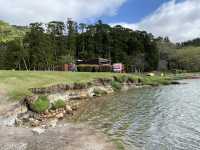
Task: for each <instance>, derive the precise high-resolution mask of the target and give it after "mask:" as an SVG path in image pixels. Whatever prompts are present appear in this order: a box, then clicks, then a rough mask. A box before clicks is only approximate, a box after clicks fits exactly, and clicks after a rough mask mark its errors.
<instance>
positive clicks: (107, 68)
mask: <svg viewBox="0 0 200 150" xmlns="http://www.w3.org/2000/svg"><path fill="white" fill-rule="evenodd" d="M77 69H78V71H80V72H111V71H112V66H111V65H87V64H83V65H78V66H77Z"/></svg>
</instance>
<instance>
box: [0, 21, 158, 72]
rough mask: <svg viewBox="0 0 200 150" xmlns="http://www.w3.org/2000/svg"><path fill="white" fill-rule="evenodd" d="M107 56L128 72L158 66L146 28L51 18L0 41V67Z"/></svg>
mask: <svg viewBox="0 0 200 150" xmlns="http://www.w3.org/2000/svg"><path fill="white" fill-rule="evenodd" d="M98 57H102V58H108V59H111V60H112V62H113V63H115V62H121V63H124V64H125V66H126V68H127V69H128V70H129V71H133V70H135V69H137V70H140V71H150V70H155V69H157V66H158V63H159V51H158V47H157V41H156V39H155V38H154V36H153V35H152V34H149V33H147V32H145V31H133V30H131V29H128V28H124V27H122V26H120V25H117V26H114V27H111V26H109V25H108V24H104V23H102V21H98V22H97V23H96V24H91V25H87V24H83V23H80V24H77V23H76V22H75V21H73V20H71V19H68V21H67V22H66V23H64V22H58V21H52V22H49V23H48V24H43V23H31V24H30V26H29V28H28V30H27V33H26V34H25V36H23V37H20V38H15V39H13V40H10V41H6V42H1V44H0V59H1V61H0V67H1V69H19V70H54V69H57V66H60V65H62V64H65V63H74V62H75V60H77V59H83V60H84V59H91V58H98Z"/></svg>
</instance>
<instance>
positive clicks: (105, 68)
mask: <svg viewBox="0 0 200 150" xmlns="http://www.w3.org/2000/svg"><path fill="white" fill-rule="evenodd" d="M111 71H112V66H111V65H100V66H99V72H111Z"/></svg>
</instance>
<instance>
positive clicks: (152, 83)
mask: <svg viewBox="0 0 200 150" xmlns="http://www.w3.org/2000/svg"><path fill="white" fill-rule="evenodd" d="M148 78H152V77H148ZM153 78H154V77H153ZM156 78H157V77H156ZM165 78H166V79H164V78H163V79H164V80H159V81H155V80H156V79H153V80H150V81H148V80H147V81H142V82H143V83H142V84H138V83H137V84H136V82H133V83H132V84H130V83H129V84H127V83H126V84H125V83H124V82H122V83H121V85H122V86H123V88H121V89H120V90H118V91H121V90H122V91H123V90H125V91H126V90H129V89H134V88H141V87H142V86H158V85H168V84H173V82H174V80H176V79H175V78H172V77H170V78H169V77H165ZM180 79H188V77H187V78H186V76H185V77H184V78H180ZM166 81H167V82H166ZM101 82H102V81H101ZM174 83H175V82H174ZM97 84H99V82H98V83H97ZM175 84H177V82H176V83H175ZM102 85H103V86H105V85H106V84H104V83H103V84H102V83H101V85H100V86H101V87H102ZM107 86H108V85H106V87H107ZM54 87H56V89H57V90H60V89H58V88H57V86H55V85H54ZM59 87H61V89H62V86H60V85H59ZM65 87H66V86H65ZM84 88H85V87H84ZM84 88H83V89H82V88H80V87H79V89H76V90H77V92H78V93H79V95H81V94H80V90H85V89H84ZM109 88H111V87H110V86H109ZM46 89H48V90H49V87H47V88H46ZM50 89H54V88H52V87H51V88H50ZM48 90H47V91H48ZM101 90H102V89H101ZM107 90H108V89H106V88H105V89H104V92H105V91H107ZM39 91H40V92H41V88H40V90H39ZM42 91H46V90H44V88H43V89H42ZM53 91H54V90H53ZM118 91H114V90H113V92H109V93H106V95H107V94H111V93H113V94H114V93H115V92H118ZM54 92H55V91H54ZM68 94H69V93H68ZM103 95H105V93H103V94H102V95H98V96H97V97H101V96H103ZM82 96H83V94H82ZM76 98H77V97H76ZM85 98H86V97H84V99H85ZM89 98H93V97H89ZM72 100H73V101H74V100H75V99H73V98H72ZM75 101H76V100H75ZM78 101H82V100H81V98H79V99H78ZM20 109H21V110H20ZM20 109H18V108H17V109H16V110H15V111H16V112H18V111H22V109H24V110H23V111H26V109H25V108H22V107H21V108H20ZM10 111H12V110H10ZM18 113H19V112H18ZM10 115H13V114H12V112H11V114H10ZM66 117H67V116H66ZM68 125H69V124H68ZM71 125H72V124H71ZM72 126H74V128H73V130H74V132H76V131H77V128H78V129H80V130H81V131H82V130H87V127H85V125H84V126H82V127H80V126H79V125H77V124H73V125H72ZM58 127H59V125H58V126H56V125H55V126H54V127H50V128H47V129H45V130H46V131H45V132H44V133H41V135H37V137H40V136H43V134H47V135H48V134H50V133H48V131H49V130H51V129H52V130H53V129H54V130H55V132H59V133H60V132H61V131H60V130H57V131H56V129H57V128H58ZM68 127H69V126H68ZM68 127H67V125H66V126H65V127H63V128H65V129H66V130H68V129H70V128H68ZM76 127H77V128H76ZM4 130H11V131H12V133H13V134H14V133H15V132H16V133H19V134H23V132H24V130H29V131H28V133H29V134H30V132H31V133H32V138H35V135H34V134H33V131H32V128H28V129H27V127H18V128H16V127H6V126H1V125H0V131H1V132H2V131H4ZM17 130H18V131H17ZM71 130H72V128H71ZM90 130H91V131H92V130H93V132H94V129H91V128H90V129H88V132H91V131H90ZM20 131H21V132H22V133H20ZM25 132H27V131H25ZM77 132H78V131H77ZM0 135H2V136H5V135H4V134H3V132H2V134H0ZM62 135H63V134H62ZM100 135H101V138H106V137H107V136H106V135H104V134H101V133H100ZM16 136H17V135H16ZM48 136H49V135H48ZM82 136H84V135H82ZM98 136H99V135H96V137H98ZM93 138H94V137H93ZM43 140H44V139H43ZM74 140H75V141H77V139H74ZM97 140H98V138H97ZM107 140H108V139H107ZM107 140H105V141H102V143H105V145H104V144H103V145H104V146H105V147H106V146H107V144H106V142H107ZM72 142H73V140H72ZM102 143H101V144H100V145H102ZM68 144H70V143H68ZM91 144H94V142H91ZM96 144H97V143H96ZM96 144H94V145H96ZM108 145H109V147H111V149H109V150H114V149H116V147H115V146H116V145H117V144H116V143H115V142H110V143H109V144H108ZM121 146H122V147H123V145H121ZM122 147H120V149H123V148H122ZM106 149H107V148H106ZM117 149H118V148H117ZM22 150H23V149H22ZM74 150H76V148H74ZM77 150H78V149H77ZM97 150H98V149H97Z"/></svg>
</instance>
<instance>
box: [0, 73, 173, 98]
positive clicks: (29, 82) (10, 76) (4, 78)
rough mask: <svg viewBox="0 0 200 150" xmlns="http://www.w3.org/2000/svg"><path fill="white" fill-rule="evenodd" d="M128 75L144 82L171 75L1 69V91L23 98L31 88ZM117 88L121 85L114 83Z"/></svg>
mask: <svg viewBox="0 0 200 150" xmlns="http://www.w3.org/2000/svg"><path fill="white" fill-rule="evenodd" d="M124 75H128V78H131V79H133V80H136V81H137V80H138V79H140V80H141V81H143V82H144V84H150V85H152V84H153V85H156V84H167V83H168V82H169V77H168V76H167V77H159V76H155V77H147V76H145V75H136V74H117V73H99V72H98V73H89V72H84V73H83V72H75V73H72V72H45V71H41V72H40V71H0V93H1V91H6V92H7V96H8V97H9V98H10V100H21V98H22V97H23V96H25V95H31V94H32V93H31V92H30V91H29V89H30V88H40V87H48V86H50V85H55V84H59V83H84V82H89V81H91V80H94V79H96V78H112V77H113V76H117V77H122V80H124V78H125V77H124ZM113 86H115V87H116V88H117V89H118V88H120V87H119V85H117V84H115V83H113Z"/></svg>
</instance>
